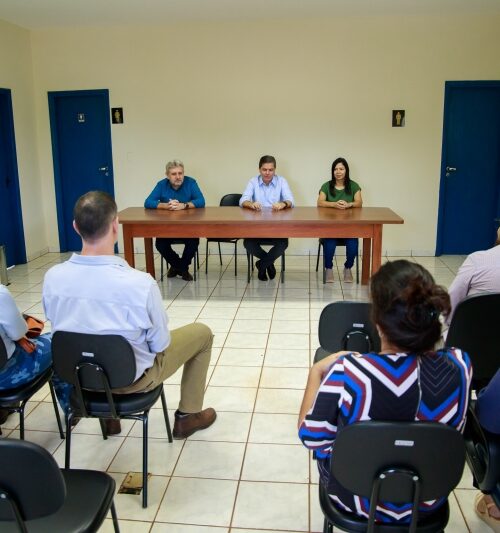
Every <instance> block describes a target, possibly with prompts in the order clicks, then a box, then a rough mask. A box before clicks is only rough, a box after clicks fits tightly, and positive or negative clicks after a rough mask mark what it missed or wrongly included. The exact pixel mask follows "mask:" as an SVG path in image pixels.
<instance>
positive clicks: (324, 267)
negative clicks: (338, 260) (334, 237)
mask: <svg viewBox="0 0 500 533" xmlns="http://www.w3.org/2000/svg"><path fill="white" fill-rule="evenodd" d="M325 283H326V263H325V252H324V250H323V285H325Z"/></svg>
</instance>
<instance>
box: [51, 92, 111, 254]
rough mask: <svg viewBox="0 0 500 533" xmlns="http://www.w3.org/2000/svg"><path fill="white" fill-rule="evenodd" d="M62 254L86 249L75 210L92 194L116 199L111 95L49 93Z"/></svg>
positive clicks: (99, 93)
mask: <svg viewBox="0 0 500 533" xmlns="http://www.w3.org/2000/svg"><path fill="white" fill-rule="evenodd" d="M49 106H50V114H51V132H52V146H53V157H54V177H55V184H56V201H57V211H58V226H59V241H60V246H61V251H69V250H71V251H75V250H80V249H81V240H80V237H79V236H78V235H77V234H76V232H75V231H74V229H73V207H74V205H75V203H76V200H77V199H78V198H79V197H80V196H81V195H82V194H85V193H86V192H88V191H91V190H101V191H105V192H108V193H109V194H111V195H114V186H113V164H112V153H111V131H110V121H109V97H108V91H104V90H102V91H70V92H64V93H49Z"/></svg>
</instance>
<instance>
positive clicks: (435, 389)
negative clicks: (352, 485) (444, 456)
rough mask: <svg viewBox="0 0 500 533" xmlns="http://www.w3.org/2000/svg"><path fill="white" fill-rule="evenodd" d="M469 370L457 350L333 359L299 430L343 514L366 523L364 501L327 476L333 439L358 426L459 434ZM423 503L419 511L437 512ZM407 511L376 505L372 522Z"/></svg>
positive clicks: (403, 515) (388, 519)
mask: <svg viewBox="0 0 500 533" xmlns="http://www.w3.org/2000/svg"><path fill="white" fill-rule="evenodd" d="M471 378H472V368H471V363H470V360H469V357H468V355H467V354H466V353H464V352H462V351H460V350H459V349H447V350H443V351H439V352H431V353H427V354H425V355H421V356H417V355H415V354H406V353H397V354H389V355H387V354H384V355H379V354H376V353H369V354H365V355H354V354H349V355H346V356H343V357H340V358H339V359H337V361H336V362H335V363H334V364H333V365H332V367H331V368H330V370H329V371H328V372H327V374H326V376H325V377H324V379H323V381H322V383H321V385H320V388H319V390H318V393H317V396H316V400H315V402H314V405H313V407H312V408H311V410H310V411H309V413H308V414H307V415H306V417H305V419H304V421H303V422H302V424H301V426H300V428H299V437H300V439H301V440H302V442H303V444H304V445H305V446H306V447H307V448H309V449H311V450H314V451H316V456H317V459H318V461H317V462H318V469H319V473H320V479H321V482H322V483H324V484H325V486H327V487H328V493H329V494H330V497H331V498H332V499H333V500H334V501H335V503H336V504H337V505H338V506H339V507H340V508H342V509H344V510H347V511H351V512H354V513H356V514H358V515H360V516H364V517H368V514H369V501H368V499H366V498H362V497H360V496H356V495H353V494H351V493H350V492H348V491H346V490H345V489H344V488H343V487H342V486H341V485H340V484H339V483H338V482H337V481H336V480H335V479H333V478H332V477H331V476H330V458H331V457H332V455H333V456H334V455H335V437H336V435H337V431H339V430H340V429H341V428H342V427H343V426H346V425H348V424H353V423H354V422H358V421H361V420H385V421H388V420H390V421H398V420H401V421H413V420H416V421H418V420H423V421H435V422H441V423H443V424H447V425H449V426H452V427H454V428H456V429H457V430H459V431H461V430H462V429H463V426H464V424H465V416H466V411H467V403H468V399H469V387H470V382H471ZM442 503H443V501H442V500H440V501H437V500H434V501H431V502H425V504H423V505H422V506H421V507H420V510H421V511H426V510H427V511H431V510H434V509H436V508H437V507H439V505H441V504H442ZM410 513H411V505H410V504H407V505H394V504H391V503H383V502H382V503H381V504H380V505H379V506H378V507H377V514H376V519H377V520H379V521H382V522H393V521H407V520H408V519H409V515H410Z"/></svg>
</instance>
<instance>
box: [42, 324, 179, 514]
mask: <svg viewBox="0 0 500 533" xmlns="http://www.w3.org/2000/svg"><path fill="white" fill-rule="evenodd" d="M99 338H101V339H105V341H104V342H111V343H112V344H113V348H117V349H116V350H115V353H114V354H113V357H114V358H115V360H114V361H113V360H111V361H109V360H108V361H106V353H105V350H106V348H107V347H106V346H105V347H104V348H103V350H104V351H102V352H100V353H95V354H94V351H97V350H98V349H99V340H100V339H99ZM68 344H70V348H69V349H68V350H67V352H66V345H68ZM52 346H53V356H54V365H55V367H56V369H57V372H58V374H59V375H61V376H62V377H63V378H64V379H65V380H67V381H69V382H70V383H72V384H73V385H74V391H73V393H72V395H71V399H70V412H69V413H68V416H67V417H66V451H65V468H70V461H71V426H72V424H71V422H72V420H73V418H74V417H84V418H98V419H99V422H100V425H101V431H102V435H103V438H104V439H107V432H106V425H105V423H104V420H105V419H126V420H138V421H141V422H142V437H143V443H142V464H143V470H142V482H143V485H142V487H143V492H142V505H143V507H147V501H148V490H147V489H148V485H147V482H148V422H149V411H150V409H151V407H152V406H153V405H154V404H155V403H156V401H157V400H158V398H161V403H162V408H163V415H164V419H165V426H166V429H167V436H168V441H169V442H172V431H171V428H170V422H169V419H168V410H167V402H166V399H165V392H164V389H163V384H161V385H159V386H157V387H156V388H154V389H153V390H151V391H148V392H139V393H130V394H121V393H120V394H118V393H113V388H115V389H116V388H122V387H125V386H127V385H130V384H131V383H132V382H133V380H134V378H135V355H134V353H133V350H132V347H131V346H130V344H129V343H128V342H127V341H126V340H125V339H124V338H123V337H121V336H119V335H90V334H82V333H70V332H63V331H58V332H56V333H55V334H54V338H53V343H52ZM78 346H90V348H89V349H88V350H87V349H83V350H82V349H80V352H82V353H83V354H85V353H87V354H88V353H91V354H92V358H94V356H95V358H96V359H98V360H97V361H92V362H88V361H86V360H84V357H85V355H79V354H78V353H75V347H78ZM120 352H121V354H120V356H121V355H123V363H121V362H120V361H119V359H117V358H116V355H117V354H118V353H120ZM65 359H67V360H66V361H65ZM68 359H69V361H68ZM71 359H72V360H73V361H71ZM78 359H79V360H78ZM75 360H76V361H77V362H76V364H74V361H75ZM72 364H74V366H73V367H72V368H71V365H72ZM120 366H123V368H120ZM59 369H60V370H59Z"/></svg>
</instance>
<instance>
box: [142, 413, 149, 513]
mask: <svg viewBox="0 0 500 533" xmlns="http://www.w3.org/2000/svg"><path fill="white" fill-rule="evenodd" d="M143 416H144V418H143V419H142V506H143V507H144V509H145V508H146V507H147V506H148V418H149V412H146V413H144V415H143Z"/></svg>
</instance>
